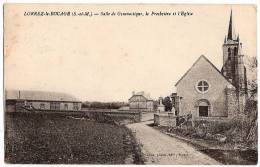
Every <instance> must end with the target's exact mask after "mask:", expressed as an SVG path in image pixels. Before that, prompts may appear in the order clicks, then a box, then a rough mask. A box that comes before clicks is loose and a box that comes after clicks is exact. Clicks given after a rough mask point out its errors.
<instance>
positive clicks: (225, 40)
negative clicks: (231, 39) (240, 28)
mask: <svg viewBox="0 0 260 167" xmlns="http://www.w3.org/2000/svg"><path fill="white" fill-rule="evenodd" d="M226 42H227V36H226V35H225V39H224V43H226Z"/></svg>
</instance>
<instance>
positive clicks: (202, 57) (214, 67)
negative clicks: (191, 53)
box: [175, 55, 233, 86]
mask: <svg viewBox="0 0 260 167" xmlns="http://www.w3.org/2000/svg"><path fill="white" fill-rule="evenodd" d="M201 59H205V60H206V61H207V62H208V63H209V64H210V65H211V66H212V67H213V69H215V70H216V72H218V73H219V74H220V75H221V76H222V77H223V78H224V79H225V80H226V81H228V82H229V83H230V84H231V85H233V84H232V83H231V82H230V81H229V80H228V79H227V78H226V77H225V76H224V75H223V74H222V73H221V72H220V71H219V70H218V68H217V67H216V66H215V65H214V64H213V63H211V61H209V59H207V58H206V57H205V56H204V55H201V56H200V57H199V58H198V59H197V60H196V61H195V63H193V65H192V66H191V67H190V68H189V69H188V71H187V72H186V73H185V74H184V75H183V76H182V77H181V78H180V79H179V80H178V81H177V83H176V84H175V86H177V85H178V84H179V83H180V81H181V80H182V79H183V78H184V77H185V76H186V75H187V74H188V73H189V72H190V71H191V69H192V68H193V67H194V66H195V65H196V64H197V63H198V62H199V61H200V60H201Z"/></svg>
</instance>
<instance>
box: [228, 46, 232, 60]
mask: <svg viewBox="0 0 260 167" xmlns="http://www.w3.org/2000/svg"><path fill="white" fill-rule="evenodd" d="M228 60H231V49H230V48H228Z"/></svg>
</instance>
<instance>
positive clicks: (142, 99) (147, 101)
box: [128, 91, 153, 111]
mask: <svg viewBox="0 0 260 167" xmlns="http://www.w3.org/2000/svg"><path fill="white" fill-rule="evenodd" d="M128 101H129V109H130V110H138V111H139V110H140V111H153V99H152V98H151V97H150V95H149V94H147V93H145V92H143V91H142V92H137V93H135V92H133V93H132V96H131V97H130V98H129V100H128Z"/></svg>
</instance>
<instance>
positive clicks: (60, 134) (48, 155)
mask: <svg viewBox="0 0 260 167" xmlns="http://www.w3.org/2000/svg"><path fill="white" fill-rule="evenodd" d="M129 157H130V160H129ZM131 157H132V158H131ZM126 159H128V163H136V164H140V163H142V160H141V158H140V153H139V152H138V148H137V144H136V142H135V139H134V137H133V136H132V134H131V132H130V130H128V129H127V128H126V127H124V126H116V125H112V124H106V123H98V122H95V121H93V120H86V119H85V120H80V119H72V118H69V117H66V116H65V115H62V114H60V113H58V114H57V113H53V114H44V113H6V114H5V162H6V163H21V164H24V163H40V164H51V163H59V164H66V163H70V164H75V163H81V164H83V163H85V164H124V163H125V162H126V161H125V160H126Z"/></svg>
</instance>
